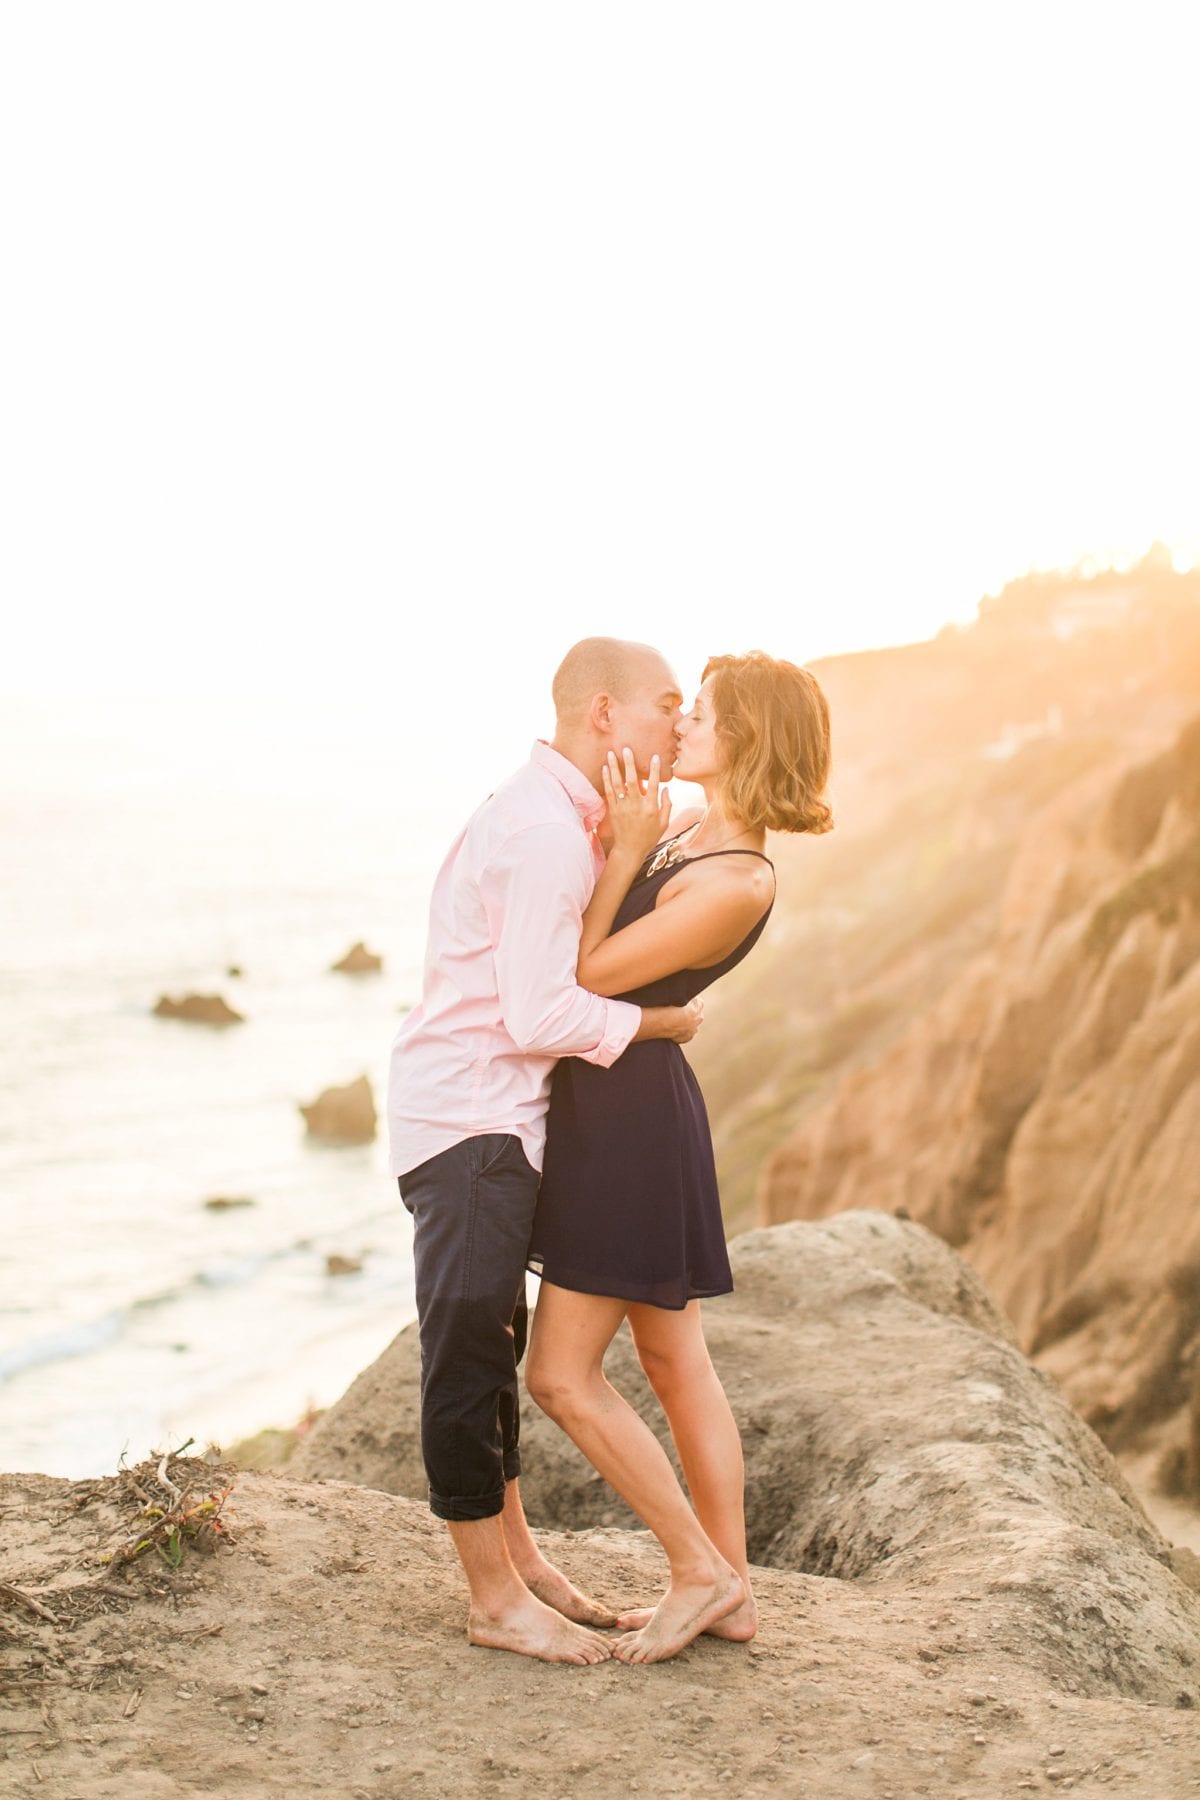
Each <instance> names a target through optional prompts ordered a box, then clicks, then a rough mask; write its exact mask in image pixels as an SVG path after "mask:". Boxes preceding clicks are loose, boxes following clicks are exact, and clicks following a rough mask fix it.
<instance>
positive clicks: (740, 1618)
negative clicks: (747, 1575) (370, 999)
mask: <svg viewBox="0 0 1200 1800" xmlns="http://www.w3.org/2000/svg"><path fill="white" fill-rule="evenodd" d="M653 1617H654V1608H653V1607H652V1606H638V1607H635V1608H634V1609H633V1611H632V1612H623V1613H618V1614H617V1624H618V1625H619V1626H620V1628H621V1630H622V1631H642V1630H643V1629H644V1628H645V1627H646V1626H647V1625H648V1624H649V1623H650V1621H651V1619H652V1618H653ZM757 1630H758V1607H757V1606H756V1605H755V1601H754V1596H753V1594H751V1595H750V1596H749V1597H748V1598H747V1599H745V1600H743V1601H742V1603H741V1605H740V1606H737V1607H735V1608H734V1610H733V1611H732V1612H731V1613H726V1614H725V1617H724V1618H723V1619H715V1620H714V1621H713V1623H712V1624H711V1625H706V1626H705V1628H704V1635H705V1636H706V1637H715V1638H726V1639H727V1640H728V1641H729V1642H730V1643H732V1644H748V1643H749V1642H750V1639H751V1638H752V1637H753V1636H754V1635H755V1633H756V1632H757Z"/></svg>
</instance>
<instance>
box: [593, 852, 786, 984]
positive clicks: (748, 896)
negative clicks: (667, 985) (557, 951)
mask: <svg viewBox="0 0 1200 1800" xmlns="http://www.w3.org/2000/svg"><path fill="white" fill-rule="evenodd" d="M738 860H739V861H741V860H742V859H740V858H739V859H738ZM635 872H636V871H635ZM605 873H606V874H607V870H606V871H605ZM632 879H633V877H632V875H631V876H630V877H629V881H631V880H632ZM629 881H626V883H625V888H624V889H622V895H623V894H624V892H625V891H627V889H628V885H629ZM614 886H615V880H614ZM670 888H675V889H676V891H675V892H674V893H671V892H670ZM597 892H599V884H597ZM773 892H774V885H773V877H772V874H771V871H770V869H769V868H768V866H767V864H766V863H765V862H764V863H760V864H757V865H756V866H755V867H754V869H753V871H752V872H751V874H750V875H749V876H747V874H746V871H745V869H744V868H742V869H740V870H730V869H729V868H728V866H727V865H726V866H725V867H721V868H714V867H713V865H712V863H709V864H708V866H707V867H706V868H704V869H703V870H701V869H695V870H688V871H686V872H684V873H681V874H679V875H676V876H674V877H673V879H672V881H671V883H670V887H669V888H668V889H665V890H664V892H663V895H662V897H661V899H660V901H659V904H658V905H657V906H656V907H655V908H654V911H653V912H651V913H648V914H647V915H646V917H645V918H644V919H635V920H634V922H633V924H632V925H626V926H625V927H624V929H623V930H621V931H617V932H614V933H613V934H612V936H611V937H604V938H603V939H602V940H601V941H599V942H597V943H595V944H594V945H592V946H591V947H589V948H588V949H586V950H585V949H584V948H583V947H582V946H581V949H580V956H579V962H578V964H577V965H576V980H577V981H578V982H579V985H580V986H581V987H585V988H588V989H590V991H591V992H592V993H593V994H602V995H604V996H605V997H606V998H607V997H609V996H611V995H613V994H625V993H629V992H630V991H631V990H632V989H634V988H639V987H645V986H646V984H647V983H648V982H651V981H659V980H661V979H662V977H663V976H664V975H674V974H675V973H676V971H677V970H679V969H703V968H707V967H709V966H710V965H711V964H712V963H717V962H720V961H722V959H723V958H724V957H726V956H728V955H729V954H730V952H731V951H733V950H736V948H737V946H738V945H739V944H740V943H741V941H742V939H743V938H744V937H745V936H746V934H747V932H749V931H751V930H752V929H753V927H754V926H755V925H756V924H757V923H758V921H759V919H760V918H761V917H762V915H763V913H764V912H766V910H767V907H768V906H769V905H770V903H771V896H772V894H773ZM619 905H620V897H618V899H617V901H616V904H615V905H614V906H613V908H612V912H611V913H610V915H609V919H608V924H609V925H611V923H612V919H613V917H614V916H615V914H616V909H617V906H619ZM590 910H591V909H590V908H589V911H590ZM607 928H608V927H607V926H606V927H605V929H606V930H607Z"/></svg>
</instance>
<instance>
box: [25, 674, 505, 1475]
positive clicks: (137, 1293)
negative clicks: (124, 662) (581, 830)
mask: <svg viewBox="0 0 1200 1800" xmlns="http://www.w3.org/2000/svg"><path fill="white" fill-rule="evenodd" d="M487 785H488V784H481V783H472V782H471V781H470V780H469V778H468V779H465V780H462V781H460V782H459V784H458V786H457V787H456V786H454V784H452V783H451V784H447V791H446V792H445V793H444V794H443V795H440V796H438V797H437V798H431V796H430V794H429V792H428V791H427V790H423V791H422V794H421V797H420V801H419V803H418V802H415V801H413V800H412V799H410V798H406V795H405V791H404V789H405V783H404V780H403V771H402V770H401V769H400V768H399V767H398V766H397V763H396V759H395V758H394V756H393V755H392V754H391V753H390V752H389V748H388V740H387V737H386V735H385V734H384V733H382V732H381V731H378V730H377V731H376V734H375V736H373V737H372V736H371V735H370V734H368V733H364V732H363V730H362V729H361V725H359V726H358V727H356V726H355V722H354V720H353V719H352V718H351V717H344V718H343V719H342V720H341V722H340V723H339V722H338V721H337V720H335V719H333V718H332V717H330V718H329V719H326V720H324V721H323V728H322V730H321V731H320V732H317V733H315V734H314V733H313V732H311V731H309V732H308V733H307V734H304V733H302V732H301V731H300V730H299V727H298V723H297V720H296V718H295V717H294V716H290V715H285V716H283V717H282V718H280V719H276V720H275V721H274V724H272V722H271V721H270V720H266V721H264V720H263V718H262V717H261V716H257V717H256V718H255V720H254V723H253V728H252V729H251V728H246V729H242V730H241V731H240V733H239V730H238V729H237V727H236V721H235V722H233V724H231V722H230V720H229V719H228V718H211V717H207V716H205V715H204V713H203V712H201V711H200V710H198V709H195V708H193V709H192V710H190V711H189V709H188V708H187V707H186V706H184V707H182V708H181V707H179V706H175V705H172V704H169V703H166V702H163V703H156V704H154V705H151V704H148V703H147V704H145V705H143V706H141V707H138V706H134V705H132V704H129V705H126V706H123V707H121V708H119V709H118V708H115V707H110V708H108V709H107V710H106V709H105V708H104V707H97V708H93V709H92V711H91V713H90V714H88V713H87V711H86V709H81V708H79V707H78V706H72V707H71V708H70V709H64V710H63V711H61V712H59V711H56V709H53V708H49V707H46V706H33V705H29V704H20V705H18V704H13V703H10V704H8V705H7V706H5V707H4V709H3V714H2V716H0V862H2V868H3V885H2V890H0V1020H2V1021H3V1031H2V1032H0V1227H2V1229H0V1467H2V1468H4V1469H8V1470H18V1469H38V1470H42V1471H44V1472H47V1473H50V1474H57V1475H66V1476H72V1477H81V1476H85V1475H90V1474H95V1473H103V1472H106V1471H110V1470H111V1469H113V1468H114V1467H115V1466H116V1463H117V1460H118V1458H120V1457H121V1456H122V1455H124V1456H126V1457H128V1458H129V1459H131V1460H133V1459H137V1458H139V1457H141V1456H144V1455H146V1454H147V1453H148V1452H149V1451H150V1450H151V1449H158V1448H165V1447H167V1446H168V1445H178V1444H180V1443H181V1442H183V1441H184V1440H186V1439H188V1438H194V1439H195V1440H196V1441H197V1442H198V1443H199V1444H201V1445H203V1444H204V1443H205V1442H208V1441H215V1442H217V1443H221V1444H228V1443H230V1442H232V1441H233V1440H234V1439H235V1438H236V1437H238V1436H239V1435H242V1434H244V1433H247V1432H250V1431H253V1430H256V1429H258V1428H259V1427H261V1426H264V1425H267V1424H290V1423H292V1422H294V1421H295V1420H296V1419H297V1418H298V1417H299V1416H300V1414H301V1413H302V1412H303V1411H304V1409H305V1408H306V1407H307V1406H308V1405H310V1404H315V1405H325V1404H328V1403H329V1402H330V1401H332V1400H334V1399H336V1398H337V1396H338V1395H339V1394H340V1393H341V1392H342V1391H343V1390H344V1388H345V1387H346V1385H347V1384H348V1383H349V1381H350V1380H351V1379H352V1378H353V1376H354V1375H355V1374H356V1373H357V1372H358V1370H359V1369H361V1368H362V1367H364V1366H365V1365H366V1364H367V1363H368V1362H369V1361H370V1360H371V1359H372V1358H373V1357H374V1356H376V1355H377V1354H378V1353H379V1351H381V1350H382V1349H383V1348H384V1346H385V1345H386V1344H387V1343H388V1342H389V1341H390V1339H391V1338H392V1337H393V1336H394V1334H395V1333H396V1331H397V1330H399V1329H400V1327H401V1326H403V1325H404V1324H406V1323H407V1322H408V1321H409V1320H410V1319H411V1318H412V1316H413V1313H414V1306H413V1296H412V1262H411V1233H410V1225H409V1219H408V1215H407V1213H406V1212H405V1210H404V1208H403V1206H402V1205H401V1204H400V1201H399V1197H398V1194H397V1191H396V1185H395V1182H394V1181H393V1180H392V1179H391V1178H390V1177H389V1176H388V1174H387V1172H386V1130H385V1123H384V1119H383V1111H384V1104H385V1096H386V1074H387V1060H388V1051H389V1047H390V1044H391V1040H392V1037H393V1035H394V1033H395V1031H396V1029H397V1027H398V1025H399V1023H400V1019H401V1017H402V1014H403V1011H404V1010H405V1009H406V1007H407V1006H408V1005H410V1004H411V1003H412V1001H413V1000H414V998H415V997H416V994H417V992H418V991H419V971H420V963H421V956H422V950H423V940H424V929H425V913H426V906H427V897H428V890H429V886H430V883H431V881H432V878H433V875H434V872H435V870H436V867H437V864H438V862H439V861H440V858H441V856H442V854H443V853H444V850H445V847H446V845H447V844H448V843H449V841H450V840H451V838H452V837H453V835H454V832H455V830H456V829H457V827H458V825H459V823H460V821H461V816H462V815H463V813H464V812H465V811H467V810H469V806H470V804H473V803H474V800H476V799H478V798H481V797H482V794H483V793H484V792H486V791H487ZM476 789H478V791H476ZM359 938H361V939H364V940H366V942H367V943H368V945H369V946H370V948H372V949H373V950H376V951H378V952H380V953H381V954H382V955H383V957H384V972H383V974H382V975H378V976H360V977H348V976H344V975H335V974H332V973H330V972H329V965H330V964H331V963H332V962H334V961H335V960H336V959H337V958H339V957H340V956H341V955H342V954H343V952H344V951H345V950H347V949H348V948H349V946H350V944H351V943H352V942H353V941H355V940H356V939H359ZM231 964H236V965H238V966H239V967H240V968H241V969H242V971H243V973H242V974H241V976H240V977H233V976H230V975H228V974H227V972H226V971H227V969H228V967H229V966H230V965H231ZM191 990H195V991H200V992H221V993H223V994H224V995H225V997H226V998H227V999H228V1001H229V1002H230V1004H231V1005H233V1006H234V1007H236V1009H237V1010H238V1011H239V1012H241V1013H243V1014H244V1015H245V1017H246V1023H245V1024H242V1025H236V1026H230V1027H228V1028H225V1029H212V1028H208V1027H203V1026H197V1025H191V1024H184V1023H180V1022H178V1021H174V1020H164V1019H158V1018H155V1017H153V1016H152V1011H151V1009H152V1007H153V1005H154V1002H155V1000H156V999H157V998H158V996H159V995H160V994H162V993H172V994H180V993H183V992H185V991H191ZM364 1073H365V1074H366V1075H368V1076H369V1078H370V1080H371V1083H372V1087H373V1089H374V1093H375V1100H376V1106H377V1109H378V1110H379V1113H380V1127H379V1134H378V1136H377V1138H376V1141H375V1142H374V1143H373V1144H370V1145H367V1146H363V1147H355V1148H330V1147H323V1146H317V1145H314V1144H312V1143H310V1142H309V1141H308V1140H307V1139H306V1136H305V1131H304V1122H303V1119H302V1118H301V1116H300V1113H299V1111H298V1105H299V1103H300V1102H301V1101H308V1100H310V1099H312V1098H314V1097H315V1096H316V1094H317V1093H318V1092H319V1091H320V1090H321V1089H322V1088H325V1087H328V1086H331V1085H334V1084H341V1083H344V1082H346V1081H349V1080H352V1079H354V1078H355V1077H356V1076H358V1075H360V1074H364ZM215 1195H224V1196H239V1197H240V1196H244V1197H247V1198H249V1199H250V1200H252V1202H253V1204H252V1205H251V1206H248V1207H245V1208H239V1209H235V1210H232V1211H228V1212H213V1211H211V1210H209V1209H207V1208H206V1207H205V1205H204V1201H205V1199H206V1198H207V1197H209V1196H215ZM329 1252H338V1253H341V1254H344V1255H350V1256H356V1257H359V1256H360V1257H362V1259H363V1266H362V1270H361V1272H360V1273H358V1274H354V1275H343V1276H330V1275H328V1274H327V1273H326V1272H325V1258H326V1255H327V1253H329Z"/></svg>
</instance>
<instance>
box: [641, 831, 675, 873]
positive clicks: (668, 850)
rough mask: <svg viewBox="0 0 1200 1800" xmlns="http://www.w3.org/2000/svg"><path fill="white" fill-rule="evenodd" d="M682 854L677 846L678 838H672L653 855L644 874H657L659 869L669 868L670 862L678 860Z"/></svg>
mask: <svg viewBox="0 0 1200 1800" xmlns="http://www.w3.org/2000/svg"><path fill="white" fill-rule="evenodd" d="M682 855H683V851H682V850H681V849H680V848H679V843H678V840H677V839H674V838H673V839H672V840H671V842H670V843H669V844H664V845H663V847H662V849H661V850H660V851H659V852H658V854H657V855H656V856H655V858H654V861H653V862H652V863H651V864H650V866H649V867H648V868H647V870H646V874H647V875H657V874H659V873H660V871H661V870H663V869H669V868H670V867H671V865H672V863H676V862H678V861H679V859H680V857H681V856H682Z"/></svg>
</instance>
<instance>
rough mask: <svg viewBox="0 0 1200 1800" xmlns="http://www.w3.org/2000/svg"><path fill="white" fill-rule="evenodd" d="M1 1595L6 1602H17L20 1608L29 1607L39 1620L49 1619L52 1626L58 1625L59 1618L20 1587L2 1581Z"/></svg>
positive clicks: (0, 1585) (0, 1586)
mask: <svg viewBox="0 0 1200 1800" xmlns="http://www.w3.org/2000/svg"><path fill="white" fill-rule="evenodd" d="M0 1595H2V1596H3V1597H4V1598H5V1599H6V1600H15V1601H16V1602H17V1604H18V1605H19V1606H27V1607H28V1608H29V1610H30V1612H34V1613H36V1614H37V1616H38V1618H39V1619H47V1620H48V1621H49V1622H50V1624H51V1625H57V1624H58V1620H57V1618H56V1617H55V1616H54V1614H53V1613H52V1612H51V1611H50V1610H49V1608H48V1607H45V1606H43V1605H42V1603H41V1601H40V1600H35V1599H34V1598H33V1595H32V1594H26V1593H23V1592H22V1590H21V1589H20V1588H18V1587H11V1586H10V1585H9V1583H8V1582H7V1581H0Z"/></svg>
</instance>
